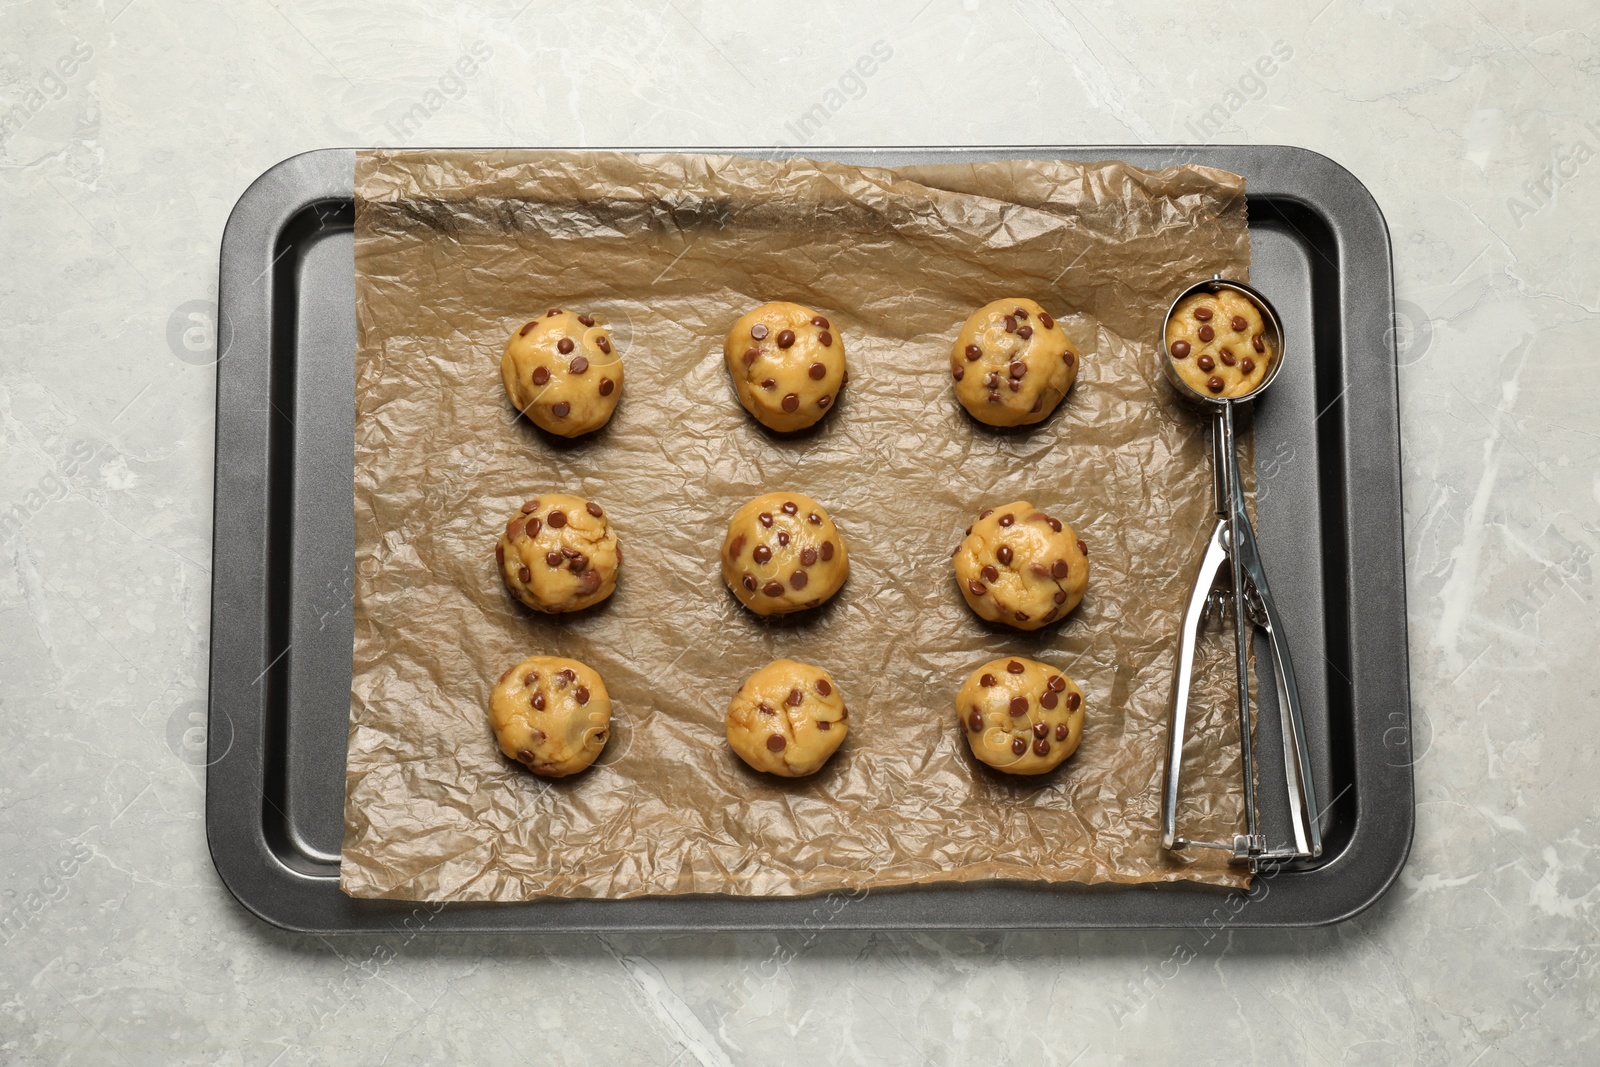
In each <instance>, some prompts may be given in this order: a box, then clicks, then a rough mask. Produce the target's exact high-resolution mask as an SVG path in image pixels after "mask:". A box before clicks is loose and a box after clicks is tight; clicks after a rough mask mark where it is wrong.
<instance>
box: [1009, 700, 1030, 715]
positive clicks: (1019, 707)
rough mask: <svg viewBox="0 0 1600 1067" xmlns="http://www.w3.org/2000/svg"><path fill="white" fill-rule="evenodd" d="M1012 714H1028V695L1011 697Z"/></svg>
mask: <svg viewBox="0 0 1600 1067" xmlns="http://www.w3.org/2000/svg"><path fill="white" fill-rule="evenodd" d="M1011 714H1013V715H1026V714H1028V698H1027V697H1012V698H1011Z"/></svg>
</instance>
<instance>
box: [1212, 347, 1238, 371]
mask: <svg viewBox="0 0 1600 1067" xmlns="http://www.w3.org/2000/svg"><path fill="white" fill-rule="evenodd" d="M1217 358H1218V359H1220V360H1222V362H1223V364H1224V365H1225V366H1229V367H1231V366H1233V365H1234V364H1235V363H1237V362H1239V360H1238V357H1236V356H1235V355H1234V354H1233V352H1232V351H1230V350H1229V349H1226V348H1224V349H1221V350H1220V351H1218V352H1217Z"/></svg>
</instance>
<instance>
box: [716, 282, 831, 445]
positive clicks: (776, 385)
mask: <svg viewBox="0 0 1600 1067" xmlns="http://www.w3.org/2000/svg"><path fill="white" fill-rule="evenodd" d="M722 358H723V359H724V360H726V361H727V364H728V373H729V374H731V375H733V386H734V388H735V389H737V390H738V391H739V403H741V404H743V405H744V409H745V410H746V411H748V412H749V413H750V414H752V415H754V416H755V417H756V421H757V422H759V423H761V425H763V426H765V427H767V428H768V429H772V430H782V431H788V430H803V429H805V428H806V427H807V426H810V425H811V424H812V423H814V422H816V421H817V420H818V419H820V418H822V416H824V415H826V414H827V413H828V409H829V408H831V407H833V404H834V401H835V400H837V399H838V398H839V390H840V389H841V388H842V387H843V386H844V383H845V381H846V379H847V378H848V377H849V376H848V375H847V374H846V373H845V366H844V340H843V339H842V338H840V336H839V333H838V331H837V330H835V329H834V328H833V324H832V323H830V322H829V321H828V320H827V319H826V318H824V317H823V316H821V315H818V314H817V313H816V312H815V311H812V310H811V309H810V308H805V307H801V306H800V305H799V304H787V303H781V302H780V303H774V304H762V305H761V306H760V307H758V308H756V309H755V310H754V311H752V312H750V313H749V314H748V315H746V316H744V317H743V318H742V319H740V320H739V321H738V322H735V323H734V324H733V328H732V329H731V330H729V331H728V339H727V340H726V341H724V342H723V344H722Z"/></svg>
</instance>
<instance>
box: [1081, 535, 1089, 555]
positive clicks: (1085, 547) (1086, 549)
mask: <svg viewBox="0 0 1600 1067" xmlns="http://www.w3.org/2000/svg"><path fill="white" fill-rule="evenodd" d="M1078 551H1079V552H1081V553H1083V554H1084V555H1085V556H1087V555H1088V554H1089V546H1088V545H1086V544H1084V543H1083V538H1081V537H1080V538H1078Z"/></svg>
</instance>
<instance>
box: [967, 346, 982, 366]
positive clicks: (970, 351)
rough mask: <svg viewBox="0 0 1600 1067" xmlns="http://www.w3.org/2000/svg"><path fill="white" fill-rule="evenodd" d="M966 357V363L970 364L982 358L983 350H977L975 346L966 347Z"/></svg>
mask: <svg viewBox="0 0 1600 1067" xmlns="http://www.w3.org/2000/svg"><path fill="white" fill-rule="evenodd" d="M966 355H967V362H968V363H972V362H974V361H976V360H979V359H981V358H983V349H981V348H979V347H978V346H977V345H968V346H967V352H966Z"/></svg>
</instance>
